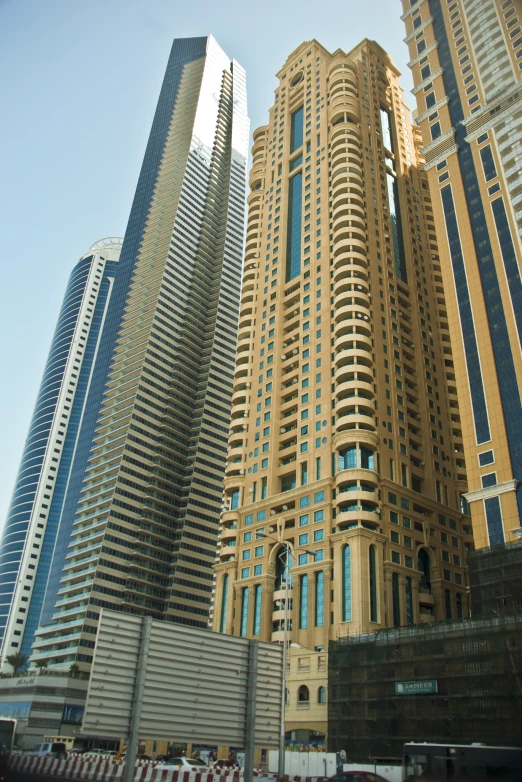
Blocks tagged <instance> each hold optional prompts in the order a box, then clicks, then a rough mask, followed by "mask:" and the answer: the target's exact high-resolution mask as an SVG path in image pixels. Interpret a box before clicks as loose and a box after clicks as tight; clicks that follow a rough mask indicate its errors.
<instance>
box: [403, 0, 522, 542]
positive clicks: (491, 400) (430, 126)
mask: <svg viewBox="0 0 522 782" xmlns="http://www.w3.org/2000/svg"><path fill="white" fill-rule="evenodd" d="M403 10H404V13H403V17H402V18H403V19H404V23H405V26H406V33H407V35H406V38H405V41H406V43H407V44H408V46H409V50H410V57H411V60H410V63H409V65H410V67H411V70H412V73H413V80H414V84H415V88H414V93H415V95H416V99H417V107H418V109H417V123H418V125H419V126H420V129H421V132H422V138H423V144H424V147H423V154H424V157H425V165H424V170H425V171H426V174H427V176H428V180H429V184H430V191H431V194H432V201H433V204H432V205H433V217H434V222H435V225H436V228H437V236H438V238H439V251H440V263H441V268H442V277H443V279H444V281H445V290H446V298H447V311H448V315H449V326H450V336H451V339H452V345H453V351H454V362H455V367H456V387H457V391H458V396H459V399H460V403H461V404H460V407H461V413H460V415H461V429H462V435H463V444H464V456H465V460H466V468H467V475H468V481H469V493H468V494H467V500H468V502H469V503H470V505H471V516H472V519H473V534H474V539H475V545H476V547H477V549H478V548H486V547H490V546H497V545H499V544H502V543H511V542H513V541H514V540H516V538H517V536H519V535H520V534H521V530H520V518H521V508H522V494H521V492H520V490H519V488H518V487H519V482H520V480H521V479H522V417H521V415H520V408H521V388H522V386H521V383H522V355H521V350H520V337H521V334H522V331H521V329H522V282H521V277H520V265H521V263H522V248H521V236H522V177H521V170H522V169H521V162H520V156H521V154H522V142H521V136H522V28H521V22H522V6H521V4H520V2H517V0H451V2H449V1H448V2H446V0H419V1H418V2H410V0H404V2H403Z"/></svg>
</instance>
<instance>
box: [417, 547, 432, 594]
mask: <svg viewBox="0 0 522 782" xmlns="http://www.w3.org/2000/svg"><path fill="white" fill-rule="evenodd" d="M418 570H420V571H421V573H422V576H421V577H420V581H419V586H420V587H423V588H424V589H431V577H430V556H429V554H428V552H427V551H426V549H424V548H421V550H420V551H419V560H418Z"/></svg>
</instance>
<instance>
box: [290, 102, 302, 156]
mask: <svg viewBox="0 0 522 782" xmlns="http://www.w3.org/2000/svg"><path fill="white" fill-rule="evenodd" d="M303 119H304V108H303V106H301V107H300V108H299V109H297V110H296V111H294V112H293V113H292V117H291V120H290V154H292V152H295V151H296V149H299V147H302V146H303Z"/></svg>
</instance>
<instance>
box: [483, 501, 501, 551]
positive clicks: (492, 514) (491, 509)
mask: <svg viewBox="0 0 522 782" xmlns="http://www.w3.org/2000/svg"><path fill="white" fill-rule="evenodd" d="M484 509H485V511H486V523H487V526H488V534H489V544H490V546H499V545H501V544H502V543H504V527H503V524H502V511H501V508H500V498H499V497H488V499H487V500H484Z"/></svg>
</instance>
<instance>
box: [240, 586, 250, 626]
mask: <svg viewBox="0 0 522 782" xmlns="http://www.w3.org/2000/svg"><path fill="white" fill-rule="evenodd" d="M247 627H248V587H245V588H244V589H243V594H242V596H241V628H240V631H239V634H240V635H241V637H242V638H244V637H245V636H246V634H247Z"/></svg>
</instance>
